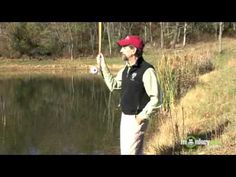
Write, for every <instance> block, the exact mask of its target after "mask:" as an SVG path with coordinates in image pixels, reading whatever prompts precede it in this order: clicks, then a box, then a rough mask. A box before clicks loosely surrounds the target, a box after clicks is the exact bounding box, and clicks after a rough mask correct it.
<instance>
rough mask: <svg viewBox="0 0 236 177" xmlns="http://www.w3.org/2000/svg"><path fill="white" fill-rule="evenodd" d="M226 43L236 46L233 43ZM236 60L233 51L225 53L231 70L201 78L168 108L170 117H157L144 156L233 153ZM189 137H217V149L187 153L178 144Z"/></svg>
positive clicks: (216, 72) (235, 146)
mask: <svg viewBox="0 0 236 177" xmlns="http://www.w3.org/2000/svg"><path fill="white" fill-rule="evenodd" d="M228 43H230V44H231V45H233V44H234V45H236V41H235V40H234V41H231V40H230V41H229V42H228ZM226 47H227V46H226ZM226 49H227V48H226ZM228 51H229V52H232V51H233V50H228ZM221 57H225V56H224V55H222V56H220V58H219V60H220V59H221ZM235 57H236V52H234V53H232V54H227V57H226V58H225V60H227V61H228V62H226V66H230V67H222V69H220V70H216V71H213V72H211V73H208V74H205V75H203V76H201V77H200V78H199V84H198V85H197V86H196V87H195V88H193V89H191V90H190V91H189V92H188V93H187V94H186V95H185V96H184V97H183V98H182V99H181V100H180V102H179V103H178V104H177V105H176V104H174V105H173V106H172V107H171V114H168V116H167V115H164V116H163V115H162V116H160V117H159V118H158V119H162V121H161V122H162V123H160V121H159V124H158V125H156V126H157V128H158V132H157V133H156V134H153V136H152V138H150V139H149V141H148V142H147V143H146V145H145V153H146V154H236V121H235V117H236V109H235V108H236V80H235V79H234V78H236V70H235V68H234V63H235V59H234V58H235ZM188 135H196V136H199V137H202V138H204V137H205V139H206V138H211V139H217V138H218V140H219V146H216V147H214V146H207V147H205V148H198V149H197V150H196V151H193V152H189V151H188V150H186V149H184V148H183V146H181V145H180V140H184V139H186V138H187V136H188Z"/></svg>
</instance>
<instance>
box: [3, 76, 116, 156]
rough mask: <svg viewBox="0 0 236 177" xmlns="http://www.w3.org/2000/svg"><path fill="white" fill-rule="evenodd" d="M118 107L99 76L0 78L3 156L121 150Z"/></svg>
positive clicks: (106, 152) (112, 152)
mask: <svg viewBox="0 0 236 177" xmlns="http://www.w3.org/2000/svg"><path fill="white" fill-rule="evenodd" d="M118 105H119V92H115V93H110V92H109V90H108V88H107V87H106V85H105V83H104V81H103V80H102V78H101V76H99V75H92V74H82V73H77V74H72V75H69V76H68V75H67V76H66V77H61V76H57V75H50V74H46V75H45V74H42V75H40V74H37V75H34V74H25V75H21V76H12V77H0V154H27V155H31V154H32V155H34V154H39V155H41V154H45V155H48V154H52V155H55V154H57V155H60V154H75V155H77V154H96V155H97V154H119V124H120V109H119V107H118Z"/></svg>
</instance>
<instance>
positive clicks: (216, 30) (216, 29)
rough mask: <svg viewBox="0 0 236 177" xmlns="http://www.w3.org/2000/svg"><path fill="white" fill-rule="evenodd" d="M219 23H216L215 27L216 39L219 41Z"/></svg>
mask: <svg viewBox="0 0 236 177" xmlns="http://www.w3.org/2000/svg"><path fill="white" fill-rule="evenodd" d="M218 25H219V24H218V23H214V27H215V39H216V40H217V38H218Z"/></svg>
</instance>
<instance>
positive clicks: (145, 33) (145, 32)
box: [144, 23, 147, 42]
mask: <svg viewBox="0 0 236 177" xmlns="http://www.w3.org/2000/svg"><path fill="white" fill-rule="evenodd" d="M144 41H145V42H146V41H147V25H146V23H144Z"/></svg>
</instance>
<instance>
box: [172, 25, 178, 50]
mask: <svg viewBox="0 0 236 177" xmlns="http://www.w3.org/2000/svg"><path fill="white" fill-rule="evenodd" d="M178 29H179V22H176V23H175V30H174V37H173V40H172V41H171V48H173V49H175V45H176V41H177V36H178Z"/></svg>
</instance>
